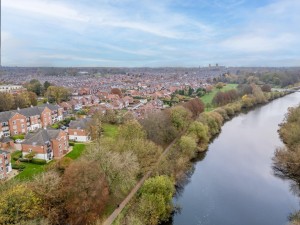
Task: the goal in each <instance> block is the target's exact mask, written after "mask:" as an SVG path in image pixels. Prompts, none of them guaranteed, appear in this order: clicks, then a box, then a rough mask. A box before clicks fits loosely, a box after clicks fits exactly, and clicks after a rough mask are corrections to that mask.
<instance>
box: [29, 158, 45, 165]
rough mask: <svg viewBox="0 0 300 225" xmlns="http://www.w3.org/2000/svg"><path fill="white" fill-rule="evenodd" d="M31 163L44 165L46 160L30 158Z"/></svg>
mask: <svg viewBox="0 0 300 225" xmlns="http://www.w3.org/2000/svg"><path fill="white" fill-rule="evenodd" d="M31 163H33V164H37V165H45V164H46V163H47V161H46V160H45V159H32V160H31Z"/></svg>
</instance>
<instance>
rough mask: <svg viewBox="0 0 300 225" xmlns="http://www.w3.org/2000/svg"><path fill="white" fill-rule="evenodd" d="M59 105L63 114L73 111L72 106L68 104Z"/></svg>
mask: <svg viewBox="0 0 300 225" xmlns="http://www.w3.org/2000/svg"><path fill="white" fill-rule="evenodd" d="M59 105H60V107H62V108H63V109H64V111H65V112H71V111H72V109H73V108H72V105H71V104H70V103H69V102H62V103H60V104H59Z"/></svg>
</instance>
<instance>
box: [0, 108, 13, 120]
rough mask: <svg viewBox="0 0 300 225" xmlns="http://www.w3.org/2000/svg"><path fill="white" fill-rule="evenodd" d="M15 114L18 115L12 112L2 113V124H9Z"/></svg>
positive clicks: (0, 118) (0, 115) (0, 117)
mask: <svg viewBox="0 0 300 225" xmlns="http://www.w3.org/2000/svg"><path fill="white" fill-rule="evenodd" d="M15 114H16V113H15V112H12V111H8V112H1V113H0V122H7V121H8V120H9V119H10V118H11V117H12V116H13V115H15Z"/></svg>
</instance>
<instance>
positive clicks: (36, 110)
mask: <svg viewBox="0 0 300 225" xmlns="http://www.w3.org/2000/svg"><path fill="white" fill-rule="evenodd" d="M46 107H47V108H49V109H50V110H51V111H54V110H58V109H59V108H60V106H58V105H52V104H43V105H39V106H33V107H28V108H24V109H18V110H12V111H7V112H0V122H7V121H8V120H9V119H10V118H11V117H12V116H14V115H15V114H16V113H20V114H22V115H24V116H26V117H30V116H36V115H40V114H41V113H42V112H43V111H44V109H45V108H46Z"/></svg>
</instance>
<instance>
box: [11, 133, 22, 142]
mask: <svg viewBox="0 0 300 225" xmlns="http://www.w3.org/2000/svg"><path fill="white" fill-rule="evenodd" d="M11 138H12V139H13V140H14V141H15V140H17V139H21V140H23V139H24V138H25V135H24V134H18V135H15V136H13V137H11Z"/></svg>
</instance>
